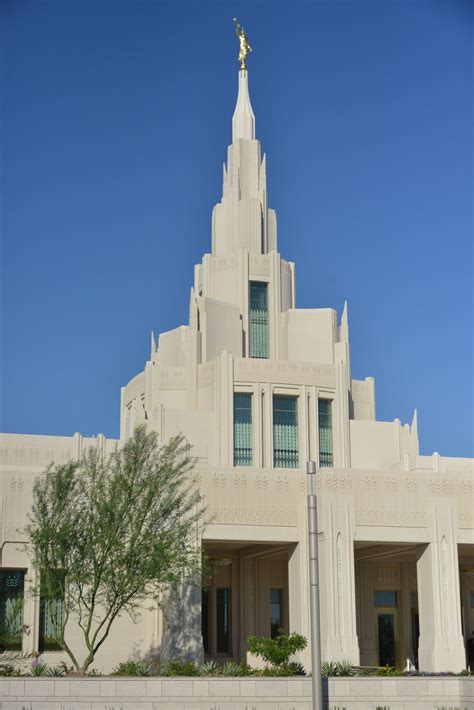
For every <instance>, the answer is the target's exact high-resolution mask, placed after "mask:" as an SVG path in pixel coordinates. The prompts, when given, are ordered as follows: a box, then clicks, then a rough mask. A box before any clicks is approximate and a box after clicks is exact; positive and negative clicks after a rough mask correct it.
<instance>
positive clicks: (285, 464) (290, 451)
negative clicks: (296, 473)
mask: <svg viewBox="0 0 474 710" xmlns="http://www.w3.org/2000/svg"><path fill="white" fill-rule="evenodd" d="M297 404H298V400H297V398H296V397H287V396H285V395H273V465H274V466H275V468H297V467H298V422H297V412H296V407H297Z"/></svg>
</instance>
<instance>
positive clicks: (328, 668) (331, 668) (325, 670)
mask: <svg viewBox="0 0 474 710" xmlns="http://www.w3.org/2000/svg"><path fill="white" fill-rule="evenodd" d="M321 675H322V676H323V678H328V677H329V676H330V675H336V664H335V663H334V661H323V662H322V663H321Z"/></svg>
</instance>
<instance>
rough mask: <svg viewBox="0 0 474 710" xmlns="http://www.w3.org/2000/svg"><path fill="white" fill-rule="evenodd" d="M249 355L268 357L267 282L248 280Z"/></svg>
mask: <svg viewBox="0 0 474 710" xmlns="http://www.w3.org/2000/svg"><path fill="white" fill-rule="evenodd" d="M250 357H260V358H266V357H268V284H266V283H263V282H261V281H251V282H250Z"/></svg>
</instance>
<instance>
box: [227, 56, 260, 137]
mask: <svg viewBox="0 0 474 710" xmlns="http://www.w3.org/2000/svg"><path fill="white" fill-rule="evenodd" d="M239 138H244V139H246V140H255V116H254V113H253V111H252V104H251V103H250V96H249V86H248V72H247V70H246V69H241V70H240V71H239V93H238V95H237V104H236V106H235V111H234V115H233V116H232V142H233V143H234V142H235V141H236V140H238V139H239Z"/></svg>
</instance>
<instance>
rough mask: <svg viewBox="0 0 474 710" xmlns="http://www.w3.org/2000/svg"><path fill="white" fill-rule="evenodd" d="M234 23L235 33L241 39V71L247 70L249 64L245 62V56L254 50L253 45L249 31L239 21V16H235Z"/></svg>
mask: <svg viewBox="0 0 474 710" xmlns="http://www.w3.org/2000/svg"><path fill="white" fill-rule="evenodd" d="M234 23H235V34H236V35H237V39H238V40H239V45H240V49H239V62H240V71H245V70H246V69H247V66H246V64H245V58H246V56H247V54H248V53H249V52H251V51H252V47H251V46H250V43H249V39H248V37H247V33H246V31H245V30H244V28H243V27H241V25H239V23H238V22H237V18H236V17H234Z"/></svg>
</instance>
